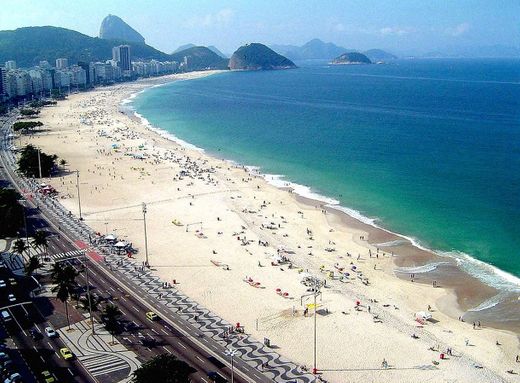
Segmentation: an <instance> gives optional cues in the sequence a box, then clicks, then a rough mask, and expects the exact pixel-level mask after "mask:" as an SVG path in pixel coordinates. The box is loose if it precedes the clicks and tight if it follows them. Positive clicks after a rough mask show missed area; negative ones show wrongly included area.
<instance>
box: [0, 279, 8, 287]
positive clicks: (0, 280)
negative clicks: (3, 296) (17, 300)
mask: <svg viewBox="0 0 520 383" xmlns="http://www.w3.org/2000/svg"><path fill="white" fill-rule="evenodd" d="M5 286H7V285H6V284H5V281H4V280H3V279H0V288H2V287H5Z"/></svg>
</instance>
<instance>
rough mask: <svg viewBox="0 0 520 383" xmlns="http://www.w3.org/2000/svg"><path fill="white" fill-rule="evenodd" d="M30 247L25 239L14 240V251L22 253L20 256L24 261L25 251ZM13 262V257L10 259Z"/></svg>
mask: <svg viewBox="0 0 520 383" xmlns="http://www.w3.org/2000/svg"><path fill="white" fill-rule="evenodd" d="M28 248H29V247H28V246H27V244H26V243H25V241H24V240H23V239H21V238H18V239H17V240H16V241H14V245H13V252H14V253H16V254H18V255H20V258H22V262H24V257H23V253H24V252H25V251H26V250H27V249H28ZM10 261H11V263H12V262H13V260H12V258H11V259H10Z"/></svg>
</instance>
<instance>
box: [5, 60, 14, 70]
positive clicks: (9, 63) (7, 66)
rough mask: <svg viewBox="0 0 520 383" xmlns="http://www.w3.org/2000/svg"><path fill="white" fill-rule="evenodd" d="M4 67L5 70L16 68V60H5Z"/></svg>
mask: <svg viewBox="0 0 520 383" xmlns="http://www.w3.org/2000/svg"><path fill="white" fill-rule="evenodd" d="M5 69H7V70H15V69H16V61H14V60H9V61H6V62H5Z"/></svg>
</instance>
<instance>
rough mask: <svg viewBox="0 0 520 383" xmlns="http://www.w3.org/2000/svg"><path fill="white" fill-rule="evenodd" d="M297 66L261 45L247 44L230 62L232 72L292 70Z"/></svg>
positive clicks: (236, 52) (234, 54)
mask: <svg viewBox="0 0 520 383" xmlns="http://www.w3.org/2000/svg"><path fill="white" fill-rule="evenodd" d="M292 68H296V65H295V64H294V63H293V62H292V61H291V60H289V59H288V58H287V57H284V56H282V55H279V54H278V53H276V52H275V51H273V50H272V49H270V48H268V47H267V46H265V45H263V44H260V43H251V44H246V45H243V46H241V47H240V48H238V49H237V50H236V51H235V53H233V55H232V56H231V59H230V60H229V69H232V70H273V69H292Z"/></svg>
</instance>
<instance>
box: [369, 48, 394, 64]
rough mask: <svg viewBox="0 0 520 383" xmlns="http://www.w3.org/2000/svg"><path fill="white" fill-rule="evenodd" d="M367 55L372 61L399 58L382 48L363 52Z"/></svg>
mask: <svg viewBox="0 0 520 383" xmlns="http://www.w3.org/2000/svg"><path fill="white" fill-rule="evenodd" d="M363 54H364V55H365V56H367V57H368V58H369V59H370V60H371V61H374V62H377V61H390V60H395V59H397V56H395V55H393V54H391V53H388V52H385V51H383V50H381V49H369V50H368V51H365V52H363Z"/></svg>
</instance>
